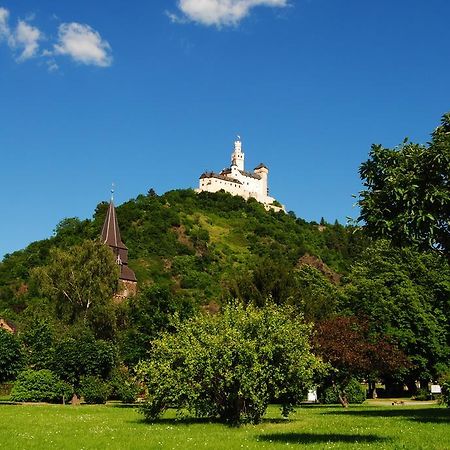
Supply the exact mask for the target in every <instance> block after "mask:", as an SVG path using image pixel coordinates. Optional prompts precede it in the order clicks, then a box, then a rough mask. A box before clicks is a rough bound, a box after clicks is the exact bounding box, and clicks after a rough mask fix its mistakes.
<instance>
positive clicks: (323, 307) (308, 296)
mask: <svg viewBox="0 0 450 450" xmlns="http://www.w3.org/2000/svg"><path fill="white" fill-rule="evenodd" d="M293 275H294V279H295V283H296V288H297V289H296V291H297V292H296V295H295V298H294V299H293V304H295V305H296V306H297V307H298V308H299V309H300V311H301V312H302V313H303V315H304V317H305V320H307V321H313V322H316V321H319V320H323V319H325V318H327V317H330V316H331V315H333V314H334V313H336V310H337V306H338V300H339V297H340V292H339V290H338V288H337V287H336V286H335V285H333V284H332V283H331V282H330V281H329V280H328V279H327V278H325V276H324V275H322V274H321V273H320V272H319V270H317V269H316V268H314V267H311V266H308V265H306V264H303V265H301V266H300V267H299V268H298V269H297V270H295V271H294V274H293Z"/></svg>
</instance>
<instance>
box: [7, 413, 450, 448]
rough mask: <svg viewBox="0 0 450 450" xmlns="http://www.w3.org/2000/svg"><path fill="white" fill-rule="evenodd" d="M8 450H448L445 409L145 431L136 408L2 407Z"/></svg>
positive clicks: (159, 426) (174, 424) (158, 426)
mask: <svg viewBox="0 0 450 450" xmlns="http://www.w3.org/2000/svg"><path fill="white" fill-rule="evenodd" d="M0 448H7V449H106V448H110V449H133V450H134V449H144V448H145V449H197V450H198V449H214V450H216V449H217V450H220V449H242V448H243V449H261V448H267V449H281V448H283V449H286V448H310V449H328V448H333V449H342V448H351V449H360V448H373V449H375V448H376V449H400V448H404V449H409V450H411V449H442V450H444V449H450V409H446V408H443V407H438V406H436V405H423V406H407V405H399V406H353V407H350V408H349V409H348V410H343V409H342V408H340V407H324V406H312V407H302V408H299V409H297V412H296V413H295V414H293V415H292V417H291V418H290V419H289V420H282V419H280V416H279V410H278V408H276V407H275V406H271V407H270V408H269V411H268V414H267V417H266V419H265V420H264V422H263V423H262V424H260V425H256V426H251V425H246V426H242V427H240V428H230V427H227V426H225V425H221V424H218V423H208V422H204V421H198V420H190V421H189V420H185V421H174V420H173V413H168V414H167V415H166V416H165V417H164V418H163V419H161V420H160V421H158V422H156V423H153V424H147V423H145V422H143V420H142V416H141V415H140V414H139V413H138V411H136V410H135V409H134V408H125V407H119V405H116V406H113V405H109V406H108V405H107V406H78V407H72V406H61V405H0Z"/></svg>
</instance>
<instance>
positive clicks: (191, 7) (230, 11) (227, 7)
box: [167, 0, 288, 27]
mask: <svg viewBox="0 0 450 450" xmlns="http://www.w3.org/2000/svg"><path fill="white" fill-rule="evenodd" d="M177 6H178V9H179V11H180V13H181V15H180V14H174V13H172V12H168V13H167V15H168V16H169V18H170V19H171V20H172V22H177V23H179V22H186V21H190V22H196V23H199V24H202V25H206V26H216V27H223V26H236V25H237V24H238V23H239V22H240V21H241V20H242V19H244V18H245V17H247V16H248V15H249V14H250V12H251V10H252V9H253V8H255V7H257V6H268V7H273V8H284V7H286V6H288V0H178V5H177Z"/></svg>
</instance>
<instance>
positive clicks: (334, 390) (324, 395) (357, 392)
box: [319, 378, 366, 405]
mask: <svg viewBox="0 0 450 450" xmlns="http://www.w3.org/2000/svg"><path fill="white" fill-rule="evenodd" d="M340 393H342V394H340ZM339 395H341V396H345V398H346V399H347V401H348V403H349V404H352V403H363V402H364V400H365V399H366V389H365V388H364V386H362V385H361V383H360V382H359V381H358V380H357V379H356V378H351V379H350V381H349V382H348V383H347V384H346V385H344V386H341V385H338V386H336V387H334V386H328V387H326V388H325V389H324V390H323V392H321V394H320V395H319V400H320V402H321V403H324V404H326V405H332V404H335V403H339V402H340V400H339Z"/></svg>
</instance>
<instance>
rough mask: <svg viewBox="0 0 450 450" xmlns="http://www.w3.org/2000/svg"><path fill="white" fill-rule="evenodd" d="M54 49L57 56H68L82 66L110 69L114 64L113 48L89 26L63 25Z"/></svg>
mask: <svg viewBox="0 0 450 450" xmlns="http://www.w3.org/2000/svg"><path fill="white" fill-rule="evenodd" d="M53 48H54V54H55V55H67V56H70V57H71V58H73V59H74V60H75V61H77V62H80V63H82V64H92V65H95V66H100V67H108V66H110V65H111V63H112V56H111V46H110V45H109V43H108V42H107V41H105V40H104V39H102V37H101V36H100V34H99V33H98V32H97V31H95V30H94V29H93V28H91V27H90V26H89V25H83V24H81V23H76V22H72V23H63V24H61V25H60V26H59V29H58V43H57V44H55V45H54V46H53Z"/></svg>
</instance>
